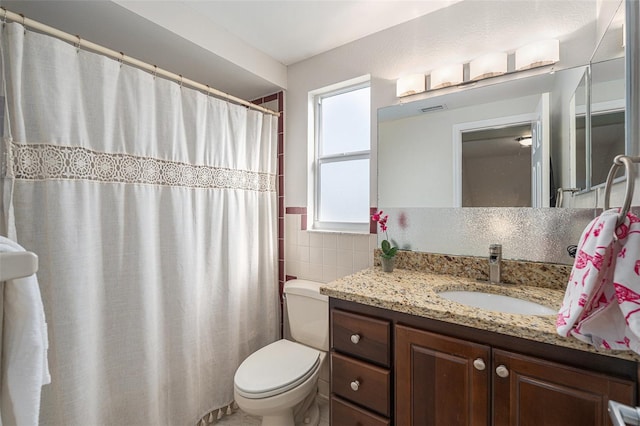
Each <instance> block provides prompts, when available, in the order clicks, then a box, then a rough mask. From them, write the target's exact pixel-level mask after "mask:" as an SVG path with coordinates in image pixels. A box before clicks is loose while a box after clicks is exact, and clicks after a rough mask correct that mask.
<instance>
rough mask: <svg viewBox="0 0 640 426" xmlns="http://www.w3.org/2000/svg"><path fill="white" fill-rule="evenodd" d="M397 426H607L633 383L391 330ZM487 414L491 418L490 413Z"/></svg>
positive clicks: (631, 396) (630, 399)
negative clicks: (613, 405)
mask: <svg viewBox="0 0 640 426" xmlns="http://www.w3.org/2000/svg"><path fill="white" fill-rule="evenodd" d="M395 330H396V340H395V351H396V366H395V372H396V424H399V425H416V426H418V425H420V426H427V425H445V424H446V425H451V426H454V425H490V424H491V425H495V426H512V425H519V426H527V425H531V426H538V425H563V426H572V425H575V426H584V425H590V426H597V425H608V424H610V422H609V416H608V413H607V403H608V401H609V399H614V400H616V401H621V402H622V401H626V402H624V403H625V404H630V405H634V404H635V383H634V382H632V381H629V380H621V379H616V378H612V377H610V376H606V375H603V374H597V373H593V372H591V371H587V370H582V369H577V368H573V367H569V366H566V365H562V364H558V363H554V362H548V361H545V360H541V359H539V358H533V357H528V356H524V355H519V354H516V353H512V352H508V351H504V350H500V349H492V348H490V347H489V346H485V345H480V344H476V343H472V342H469V341H465V340H460V339H455V338H451V337H448V336H442V335H439V334H435V333H430V332H427V331H424V330H420V329H416V328H412V327H405V326H402V325H398V326H396V329H395ZM491 407H493V412H492V413H491V410H490V408H491Z"/></svg>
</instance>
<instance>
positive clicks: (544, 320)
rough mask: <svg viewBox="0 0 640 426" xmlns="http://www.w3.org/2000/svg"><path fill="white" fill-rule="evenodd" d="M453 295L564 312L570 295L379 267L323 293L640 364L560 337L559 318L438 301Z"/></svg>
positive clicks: (324, 288) (635, 357)
mask: <svg viewBox="0 0 640 426" xmlns="http://www.w3.org/2000/svg"><path fill="white" fill-rule="evenodd" d="M447 290H476V291H483V292H489V293H496V294H504V295H508V296H514V297H518V298H522V299H525V300H529V301H532V302H537V303H540V304H542V305H545V306H548V307H550V308H553V309H556V310H557V309H559V307H560V305H561V304H562V299H563V297H564V291H562V290H557V289H551V288H544V287H534V286H523V285H516V284H512V285H496V284H488V283H482V282H479V281H477V280H474V279H470V278H466V277H456V276H452V275H440V274H433V273H425V272H422V271H415V270H408V269H395V270H394V271H393V272H391V273H387V272H383V271H382V270H381V268H380V267H379V266H374V267H372V268H370V269H365V270H363V271H360V272H357V273H355V274H353V275H349V276H347V277H344V278H340V279H338V280H336V281H333V282H331V283H329V284H325V285H323V286H322V287H321V290H320V292H321V293H322V294H325V295H327V296H330V297H333V298H337V299H342V300H347V301H352V302H358V303H362V304H365V305H370V306H375V307H379V308H384V309H389V310H392V311H396V312H402V313H406V314H411V315H417V316H420V317H425V318H430V319H435V320H440V321H444V322H449V323H454V324H459V325H464V326H468V327H473V328H478V329H482V330H488V331H493V332H496V333H501V334H505V335H510V336H515V337H520V338H524V339H529V340H534V341H538V342H543V343H549V344H553V345H558V346H564V347H568V348H573V349H578V350H583V351H587V352H594V353H600V354H604V355H608V356H614V357H617V358H623V359H628V360H633V361H640V356H639V355H638V354H636V353H634V352H632V351H612V352H608V351H597V350H595V349H594V348H593V347H592V346H590V345H587V344H584V343H582V342H580V341H578V340H576V339H575V338H564V337H561V336H559V335H558V334H557V333H556V328H555V315H548V316H534V315H517V314H505V313H499V312H494V311H488V310H484V309H478V308H473V307H469V306H466V305H462V304H460V303H456V302H452V301H449V300H446V299H444V298H442V297H440V296H438V294H437V293H438V292H442V291H447Z"/></svg>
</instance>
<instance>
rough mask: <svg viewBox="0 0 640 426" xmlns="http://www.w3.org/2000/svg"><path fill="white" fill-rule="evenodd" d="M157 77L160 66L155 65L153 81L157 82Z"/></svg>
mask: <svg viewBox="0 0 640 426" xmlns="http://www.w3.org/2000/svg"><path fill="white" fill-rule="evenodd" d="M157 76H158V66H157V65H154V66H153V79H154V80H155V79H156V77H157Z"/></svg>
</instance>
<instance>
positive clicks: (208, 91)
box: [207, 84, 211, 98]
mask: <svg viewBox="0 0 640 426" xmlns="http://www.w3.org/2000/svg"><path fill="white" fill-rule="evenodd" d="M210 97H211V87H210V86H209V85H208V84H207V98H210Z"/></svg>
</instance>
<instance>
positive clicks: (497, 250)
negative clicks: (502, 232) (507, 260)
mask: <svg viewBox="0 0 640 426" xmlns="http://www.w3.org/2000/svg"><path fill="white" fill-rule="evenodd" d="M501 260H502V245H501V244H491V245H490V246H489V262H490V263H496V262H500V261H501Z"/></svg>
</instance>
